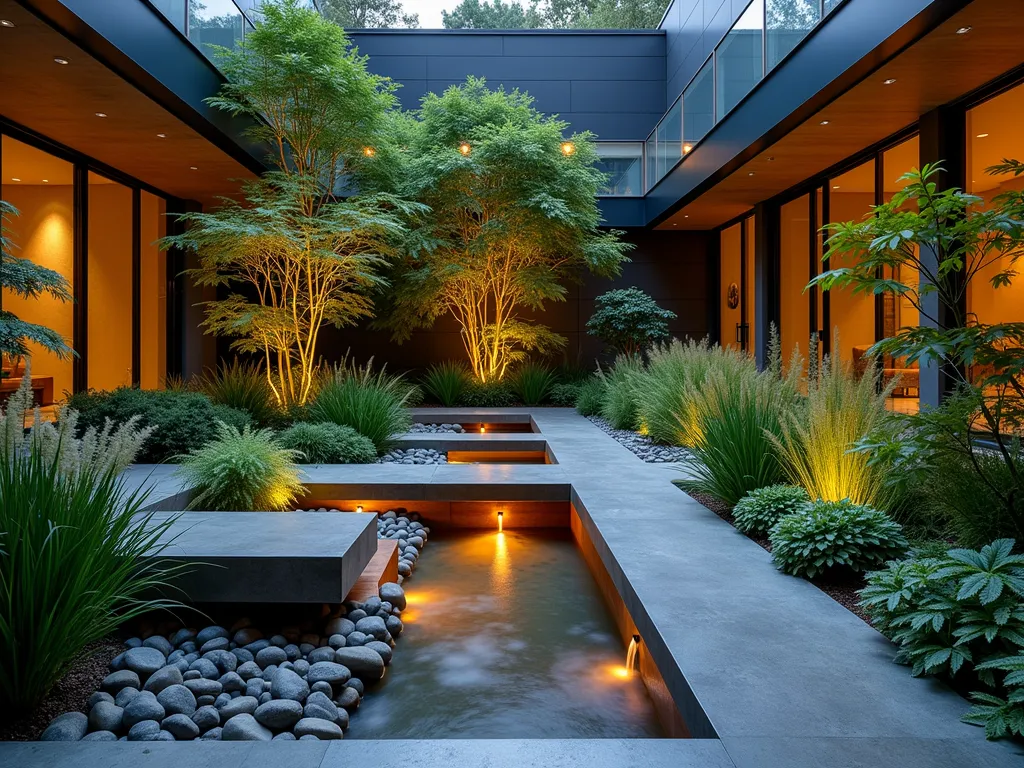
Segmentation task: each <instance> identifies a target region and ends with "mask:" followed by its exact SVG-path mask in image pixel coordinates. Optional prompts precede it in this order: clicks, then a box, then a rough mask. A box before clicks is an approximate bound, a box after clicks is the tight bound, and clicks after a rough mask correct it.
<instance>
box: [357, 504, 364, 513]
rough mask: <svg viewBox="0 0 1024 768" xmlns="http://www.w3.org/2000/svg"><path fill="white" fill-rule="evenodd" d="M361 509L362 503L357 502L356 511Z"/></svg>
mask: <svg viewBox="0 0 1024 768" xmlns="http://www.w3.org/2000/svg"><path fill="white" fill-rule="evenodd" d="M362 511H363V505H362V504H357V505H356V512H362Z"/></svg>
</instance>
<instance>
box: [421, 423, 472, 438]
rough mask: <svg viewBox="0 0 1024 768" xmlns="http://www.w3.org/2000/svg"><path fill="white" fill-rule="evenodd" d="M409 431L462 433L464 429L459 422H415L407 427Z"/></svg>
mask: <svg viewBox="0 0 1024 768" xmlns="http://www.w3.org/2000/svg"><path fill="white" fill-rule="evenodd" d="M409 431H410V432H447V433H455V434H458V435H461V434H463V433H464V432H465V431H466V430H465V429H463V427H462V425H461V424H420V423H418V422H417V423H416V424H413V425H412V426H411V427H409Z"/></svg>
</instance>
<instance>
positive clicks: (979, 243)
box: [811, 160, 1024, 538]
mask: <svg viewBox="0 0 1024 768" xmlns="http://www.w3.org/2000/svg"><path fill="white" fill-rule="evenodd" d="M986 170H987V172H988V173H990V174H1013V175H1014V176H1020V175H1022V174H1024V164H1022V163H1020V162H1017V161H1013V160H1005V161H1004V162H1003V163H1001V164H999V165H996V166H992V167H990V168H988V169H986ZM940 172H941V166H940V165H925V166H924V167H922V168H921V169H920V170H917V169H914V170H912V171H910V172H909V173H906V174H904V175H903V176H902V177H901V179H900V181H902V182H904V183H905V186H904V187H903V188H902V189H901V190H900V191H899V192H897V193H896V194H895V195H893V197H892V199H891V200H889V201H888V202H886V203H884V204H882V205H879V206H876V207H875V208H874V209H873V210H872V212H871V213H870V214H869V215H868V216H867V217H866V218H864V219H863V220H862V221H859V222H846V223H838V224H833V225H831V226H830V232H831V236H830V237H829V240H828V253H829V254H830V255H834V254H844V255H845V262H846V263H849V264H851V266H848V267H843V268H839V269H832V270H829V271H827V272H824V273H823V274H821V275H819V276H818V277H816V278H815V279H814V280H813V281H811V285H819V286H821V288H822V289H824V290H830V289H834V288H846V287H848V288H850V289H851V290H853V291H854V292H855V293H858V292H859V293H867V294H869V295H875V294H879V293H891V294H894V295H896V296H897V297H900V298H901V299H902V300H904V301H908V302H909V303H910V304H912V305H913V306H914V307H915V308H916V309H917V311H918V312H919V313H920V317H921V320H922V323H921V325H915V326H910V327H905V328H901V329H899V331H897V333H896V334H895V335H894V336H892V337H890V338H887V339H883V340H882V341H880V342H878V343H876V344H875V345H874V346H873V347H872V348H871V349H870V350H869V354H872V355H892V356H894V357H906V359H907V360H908V361H909V362H911V363H913V362H916V361H920V362H921V363H932V364H935V365H940V366H942V368H943V369H944V370H945V371H946V372H947V373H948V375H950V376H951V377H952V378H953V382H954V385H955V389H956V396H955V397H953V398H950V399H949V400H948V401H947V403H946V404H945V405H944V406H943V407H942V408H939V409H930V410H924V411H922V412H921V413H920V414H917V415H912V416H906V417H903V419H899V418H893V419H890V420H888V422H887V423H888V424H889V428H888V429H883V430H882V431H880V432H876V433H875V434H873V435H871V436H869V437H868V438H866V439H865V440H862V441H861V442H860V444H859V447H860V449H861V450H863V451H869V452H870V453H871V454H872V456H873V458H872V461H875V462H886V463H887V464H888V465H890V466H893V467H895V469H894V471H891V472H889V473H887V476H888V477H889V479H890V481H891V482H893V483H897V484H898V483H901V482H904V481H905V480H906V479H907V478H908V477H910V476H911V475H912V474H913V473H915V472H919V473H923V474H924V473H927V472H929V471H932V469H933V468H934V466H935V465H936V463H937V462H938V461H940V460H942V459H943V458H949V457H954V458H956V459H958V460H959V461H958V463H959V465H960V466H963V467H965V468H968V469H969V471H970V472H971V473H972V474H973V475H975V476H976V479H977V481H978V482H979V483H980V486H981V487H982V488H984V489H986V490H987V493H988V494H989V497H990V498H992V499H995V500H996V502H995V503H996V504H997V505H1000V506H1001V507H1002V509H1001V510H1000V512H1001V514H1002V516H1003V520H1004V523H1003V524H1002V525H1004V526H1006V527H1009V528H1010V529H1012V532H1013V533H1014V534H1015V535H1017V536H1018V538H1020V537H1024V451H1022V449H1021V443H1020V438H1019V430H1020V429H1021V427H1022V426H1024V323H1022V322H1006V323H984V322H981V321H980V320H979V318H978V316H977V315H976V314H974V313H972V312H970V311H968V304H967V295H968V291H969V290H970V285H971V283H972V282H973V281H974V280H978V279H986V278H987V279H988V280H989V281H990V282H991V285H992V287H993V288H995V289H999V288H1005V287H1007V286H1009V285H1011V283H1012V282H1013V280H1014V279H1015V278H1016V277H1017V270H1016V263H1017V261H1018V260H1019V259H1020V258H1021V257H1022V256H1024V192H1021V191H1017V190H1011V191H1007V192H1003V193H1001V194H999V195H996V196H995V197H994V198H993V199H992V200H990V201H988V202H986V201H985V200H983V199H982V198H980V197H977V196H976V195H971V194H968V193H966V192H964V191H962V190H960V189H956V188H953V189H946V190H940V189H939V187H938V185H937V183H936V181H937V176H938V174H939V173H940ZM909 275H913V276H915V279H913V280H911V279H909V278H908V277H907V276H909ZM901 278H902V279H901ZM908 422H909V423H908ZM908 427H909V428H908ZM979 437H981V438H984V440H983V441H979V440H978V439H977V438H979ZM993 456H998V457H999V461H998V462H996V465H997V466H993V463H992V462H991V458H992V457H993ZM1006 478H1009V481H1008V482H1007V481H1006ZM921 479H925V478H924V477H921Z"/></svg>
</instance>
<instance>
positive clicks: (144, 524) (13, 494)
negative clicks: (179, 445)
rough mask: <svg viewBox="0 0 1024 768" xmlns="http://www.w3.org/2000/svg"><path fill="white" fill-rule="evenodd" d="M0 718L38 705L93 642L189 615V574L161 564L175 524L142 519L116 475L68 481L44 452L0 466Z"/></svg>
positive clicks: (137, 501) (87, 472)
mask: <svg viewBox="0 0 1024 768" xmlns="http://www.w3.org/2000/svg"><path fill="white" fill-rule="evenodd" d="M0 458H2V460H0V531H2V532H3V538H2V539H0V710H2V711H5V712H17V713H19V714H20V713H23V712H25V711H27V710H29V709H30V708H31V707H33V706H35V705H36V704H38V703H39V701H40V700H41V699H42V698H43V697H44V696H46V694H47V693H48V692H49V690H50V689H51V688H52V686H53V684H54V683H55V682H56V681H57V680H58V679H60V677H61V675H62V674H63V673H64V672H65V671H66V670H67V669H68V667H69V666H70V665H71V664H72V663H73V662H74V661H75V660H76V659H78V658H79V657H80V655H81V651H82V649H83V648H84V647H85V646H87V645H88V644H89V643H92V642H94V641H96V640H99V639H100V638H103V637H105V636H107V635H109V634H110V633H111V632H113V631H115V630H116V629H117V627H118V626H119V625H120V624H121V623H123V622H125V621H127V620H130V619H132V618H133V617H135V616H139V615H141V614H143V613H147V612H149V611H152V610H156V609H161V608H175V607H180V603H178V602H177V601H175V600H171V599H169V598H152V594H154V592H155V591H158V590H159V591H165V590H166V589H167V587H168V586H169V584H173V579H174V577H175V576H176V575H177V574H178V573H179V572H180V571H181V570H182V567H183V566H180V565H178V566H175V565H168V564H166V563H165V562H161V561H160V558H159V556H160V555H161V553H162V552H164V551H165V550H166V548H167V547H168V546H169V545H170V544H172V543H173V537H171V536H169V535H168V529H169V528H170V526H171V525H172V523H173V522H174V519H173V518H164V519H162V520H156V519H154V517H153V515H152V514H146V513H143V512H141V510H142V507H143V505H144V503H145V500H146V493H145V492H139V491H132V492H129V491H127V490H126V489H125V487H124V485H123V482H122V481H121V480H120V479H118V476H117V474H116V473H115V472H114V471H113V469H112V468H111V467H107V468H106V469H103V470H97V469H96V468H95V467H89V468H83V470H82V471H80V472H77V473H75V474H66V473H64V472H63V471H62V470H61V467H60V463H59V462H58V461H55V460H50V459H47V458H44V457H43V455H42V454H41V453H39V452H36V451H31V452H29V453H28V454H11V453H10V452H9V451H8V450H7V449H6V448H5V449H4V450H3V456H2V457H0Z"/></svg>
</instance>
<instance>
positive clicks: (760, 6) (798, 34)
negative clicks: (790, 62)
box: [644, 0, 844, 191]
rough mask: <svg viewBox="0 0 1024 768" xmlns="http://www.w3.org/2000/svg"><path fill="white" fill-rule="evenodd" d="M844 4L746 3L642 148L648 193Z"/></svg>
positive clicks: (804, 0) (803, 0)
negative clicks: (823, 20) (767, 75)
mask: <svg viewBox="0 0 1024 768" xmlns="http://www.w3.org/2000/svg"><path fill="white" fill-rule="evenodd" d="M843 1H844V0H750V3H749V4H748V5H747V7H746V9H745V10H744V11H743V13H741V14H740V17H739V18H738V19H737V20H736V23H735V24H733V26H732V28H731V29H730V30H729V31H728V32H727V33H726V34H725V37H724V38H722V41H721V42H720V43H719V44H718V47H717V48H715V51H714V53H713V54H712V55H711V56H709V57H708V60H707V61H706V62H705V63H704V65H703V66H702V67H701V68H700V69H699V70H697V74H695V75H694V76H693V79H692V80H690V82H689V83H688V84H687V86H686V88H684V89H683V93H682V95H681V96H680V97H679V98H678V99H676V101H675V102H674V103H673V104H672V106H671V107H670V108H669V110H668V112H666V113H665V115H664V117H662V118H661V120H659V121H658V125H657V126H655V128H654V130H653V131H651V134H650V136H648V137H647V141H645V142H644V151H645V153H646V160H645V162H644V167H645V168H646V169H647V173H646V174H645V187H644V190H645V191H647V190H649V189H651V187H653V186H654V185H655V184H657V183H658V182H659V181H660V180H661V179H662V178H664V177H665V175H666V174H667V173H668V172H669V171H671V170H672V169H673V168H675V166H676V165H677V164H678V163H679V162H680V161H682V159H683V158H684V157H686V156H687V155H688V154H689V153H690V152H691V151H692V150H693V148H694V147H695V146H696V145H697V143H698V142H700V141H701V139H703V138H704V137H705V136H706V135H707V133H708V132H709V131H710V130H711V129H712V128H713V127H714V125H715V123H717V122H718V121H719V120H722V119H723V118H724V117H725V116H726V115H728V114H729V112H731V111H732V110H733V109H734V108H735V107H736V105H737V104H739V103H740V102H741V101H742V100H743V99H744V98H745V97H746V95H747V94H748V93H750V91H752V90H753V89H754V88H755V87H756V86H757V84H758V83H759V82H761V80H762V79H764V76H765V74H767V73H768V72H771V71H772V69H774V68H775V67H777V66H778V65H779V63H780V62H782V60H783V59H785V58H786V57H787V56H788V55H789V54H790V53H792V51H793V49H795V48H796V46H797V45H798V44H799V43H800V41H802V40H803V39H804V38H805V37H807V35H808V34H810V32H811V31H812V30H813V29H814V28H815V27H816V26H817V25H818V24H819V23H821V21H822V19H824V18H825V17H826V16H827V15H828V14H829V13H830V12H831V11H833V10H834V9H835V8H837V7H838V6H839V5H840V4H841V3H842V2H843Z"/></svg>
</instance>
